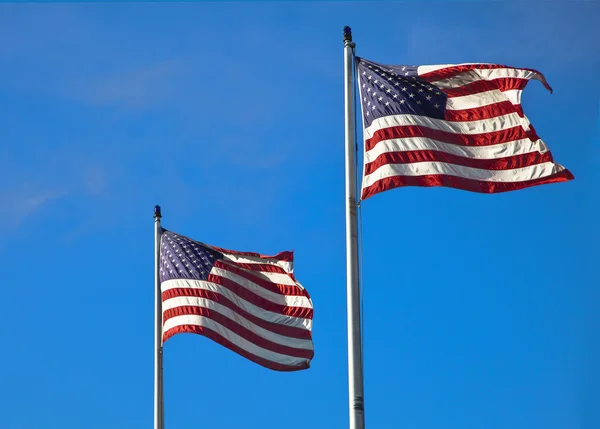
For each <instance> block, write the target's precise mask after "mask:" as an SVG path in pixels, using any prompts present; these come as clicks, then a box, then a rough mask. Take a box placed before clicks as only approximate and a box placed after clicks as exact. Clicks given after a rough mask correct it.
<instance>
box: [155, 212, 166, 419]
mask: <svg viewBox="0 0 600 429" xmlns="http://www.w3.org/2000/svg"><path fill="white" fill-rule="evenodd" d="M161 217H162V214H161V212H160V206H155V207H154V429H164V427H165V420H164V403H163V347H162V346H163V344H162V329H163V326H162V292H161V289H160V274H159V270H160V237H161V234H162V227H161V226H160V218H161Z"/></svg>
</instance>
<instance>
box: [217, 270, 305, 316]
mask: <svg viewBox="0 0 600 429" xmlns="http://www.w3.org/2000/svg"><path fill="white" fill-rule="evenodd" d="M217 279H220V280H217ZM207 280H209V281H214V282H216V283H219V284H220V285H222V286H225V287H228V286H229V285H231V286H232V289H230V290H231V291H232V292H236V293H237V291H240V293H242V295H240V294H239V293H238V295H240V296H242V297H244V298H245V299H246V298H248V297H250V298H251V299H249V301H250V302H257V303H260V302H263V301H264V305H266V306H269V305H271V303H273V304H277V305H283V306H293V307H307V308H309V307H310V306H311V304H310V299H309V298H308V297H306V296H301V295H286V294H283V293H277V292H274V291H270V290H268V289H267V288H265V287H262V286H261V285H259V284H258V283H257V279H254V278H252V277H250V276H243V275H239V273H236V272H233V271H230V270H227V269H221V268H217V267H216V266H215V268H213V271H212V274H211V275H209V277H208V279H207ZM224 281H225V283H223V282H224Z"/></svg>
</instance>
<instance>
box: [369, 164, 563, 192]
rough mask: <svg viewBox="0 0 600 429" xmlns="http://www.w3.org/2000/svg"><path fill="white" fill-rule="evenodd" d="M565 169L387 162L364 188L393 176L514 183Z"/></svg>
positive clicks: (540, 166) (559, 167) (542, 165)
mask: <svg viewBox="0 0 600 429" xmlns="http://www.w3.org/2000/svg"><path fill="white" fill-rule="evenodd" d="M562 170H564V168H563V167H562V166H560V165H558V164H554V163H552V162H545V163H543V164H537V165H531V166H529V167H521V168H513V169H510V170H484V169H480V168H472V167H463V166H461V165H456V164H449V163H445V162H415V163H411V164H386V165H383V166H381V167H379V168H378V169H377V170H376V171H375V172H373V173H372V174H369V175H368V176H365V178H364V180H363V189H364V188H368V187H369V186H371V185H373V184H374V183H375V182H377V181H378V180H381V179H385V178H388V177H392V176H425V175H429V174H444V175H449V176H456V177H463V178H465V179H472V180H479V181H483V182H501V183H513V182H523V181H527V180H533V179H538V178H541V177H546V176H550V175H552V174H555V173H558V172H559V171H562Z"/></svg>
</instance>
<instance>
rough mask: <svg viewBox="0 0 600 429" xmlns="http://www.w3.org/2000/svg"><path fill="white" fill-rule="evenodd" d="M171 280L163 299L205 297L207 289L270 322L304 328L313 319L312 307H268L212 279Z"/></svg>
mask: <svg viewBox="0 0 600 429" xmlns="http://www.w3.org/2000/svg"><path fill="white" fill-rule="evenodd" d="M169 282H170V284H169V285H167V286H169V287H170V288H169V289H166V290H165V288H164V287H163V294H162V296H163V300H165V299H169V298H175V297H177V296H198V297H204V296H205V295H206V292H205V291H210V292H212V293H214V294H218V295H221V296H223V297H225V298H227V299H228V300H229V301H231V302H233V303H234V304H235V305H236V306H237V307H239V308H241V309H242V310H244V311H246V312H248V313H250V314H252V315H254V316H256V317H260V318H261V319H263V320H266V321H268V322H273V323H279V324H283V325H286V326H291V327H297V328H303V327H306V326H307V324H308V323H307V319H312V309H310V308H300V307H284V306H274V307H275V308H271V309H267V308H264V307H263V306H262V305H257V304H259V303H257V302H251V301H249V300H248V299H245V298H244V297H241V296H239V295H238V294H236V293H234V292H232V291H231V290H230V289H228V288H225V287H223V286H222V285H221V284H219V283H215V282H212V281H203V280H187V279H185V280H177V281H175V280H170V281H169ZM250 298H251V297H250ZM216 300H218V298H217V299H216ZM290 309H291V310H290ZM277 310H281V311H277Z"/></svg>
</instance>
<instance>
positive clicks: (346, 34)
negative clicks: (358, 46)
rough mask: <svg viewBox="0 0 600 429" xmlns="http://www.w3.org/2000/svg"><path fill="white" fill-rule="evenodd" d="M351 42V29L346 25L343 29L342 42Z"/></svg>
mask: <svg viewBox="0 0 600 429" xmlns="http://www.w3.org/2000/svg"><path fill="white" fill-rule="evenodd" d="M351 41H352V29H351V28H350V27H348V26H347V25H346V26H345V27H344V42H351Z"/></svg>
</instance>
